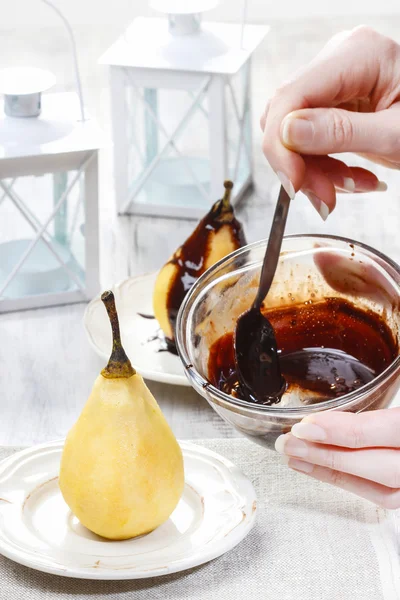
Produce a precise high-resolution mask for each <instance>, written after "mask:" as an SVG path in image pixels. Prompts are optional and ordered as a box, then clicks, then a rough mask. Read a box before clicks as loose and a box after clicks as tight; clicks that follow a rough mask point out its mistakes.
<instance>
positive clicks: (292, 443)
mask: <svg viewBox="0 0 400 600" xmlns="http://www.w3.org/2000/svg"><path fill="white" fill-rule="evenodd" d="M275 450H276V451H277V452H279V454H287V455H288V456H296V457H297V458H305V457H306V456H307V455H308V447H307V444H306V443H305V442H303V441H302V440H299V439H297V438H295V437H293V436H292V435H290V434H285V435H280V436H279V437H278V439H277V440H276V442H275Z"/></svg>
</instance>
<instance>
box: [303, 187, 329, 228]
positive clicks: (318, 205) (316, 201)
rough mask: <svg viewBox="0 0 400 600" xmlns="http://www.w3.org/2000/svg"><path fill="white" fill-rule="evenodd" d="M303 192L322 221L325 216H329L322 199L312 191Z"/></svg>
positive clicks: (327, 208) (325, 218) (324, 219)
mask: <svg viewBox="0 0 400 600" xmlns="http://www.w3.org/2000/svg"><path fill="white" fill-rule="evenodd" d="M304 193H305V195H306V196H307V198H308V199H309V201H310V202H311V204H312V205H313V207H314V208H315V210H316V211H317V213H318V214H319V216H320V217H321V219H322V220H323V221H326V220H327V218H328V217H329V207H328V205H327V204H325V202H322V200H321V199H320V198H318V196H316V195H315V194H313V193H312V192H304Z"/></svg>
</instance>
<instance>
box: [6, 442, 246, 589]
mask: <svg viewBox="0 0 400 600" xmlns="http://www.w3.org/2000/svg"><path fill="white" fill-rule="evenodd" d="M62 447H63V442H60V441H57V442H51V443H48V444H44V445H41V446H36V447H34V448H29V449H28V450H24V451H22V452H18V453H17V454H14V455H13V456H11V457H10V458H7V459H6V460H4V461H3V462H2V463H0V553H1V554H3V555H4V556H7V557H8V558H10V559H11V560H14V561H15V562H18V563H21V564H23V565H26V566H27V567H32V568H34V569H38V570H39V571H45V572H46V573H53V574H56V575H63V576H65V577H77V578H84V579H140V578H144V577H155V576H157V575H165V574H167V573H176V572H177V571H182V570H184V569H189V568H192V567H195V566H197V565H200V564H203V563H205V562H208V561H209V560H212V559H213V558H216V557H217V556H220V555H221V554H224V553H225V552H227V551H228V550H230V549H231V548H233V547H234V546H236V544H238V543H239V542H240V541H241V540H242V539H243V538H244V537H245V536H246V535H247V534H248V533H249V531H250V529H251V528H252V526H253V523H254V520H255V512H256V496H255V492H254V488H253V486H252V484H251V483H250V481H249V480H248V479H247V478H246V477H245V476H244V475H243V474H242V473H241V472H240V471H239V470H238V469H237V468H236V467H235V466H234V465H233V464H232V463H231V462H230V461H228V460H226V459H225V458H223V457H222V456H219V455H218V454H215V453H214V452H210V451H209V450H206V449H204V448H201V447H199V446H195V445H194V444H190V443H187V442H182V443H181V447H182V451H183V455H184V461H185V489H184V492H183V495H182V498H181V500H180V502H179V504H178V506H177V508H176V509H175V511H174V512H173V514H172V515H171V517H170V518H169V519H168V521H167V522H166V523H164V524H163V525H161V526H160V527H158V528H157V529H156V530H155V531H153V532H152V533H149V534H148V535H145V536H142V537H140V538H136V539H132V540H124V541H121V542H120V541H115V542H111V541H108V540H105V539H103V538H100V537H98V536H97V535H95V534H93V533H91V532H90V531H89V530H88V529H86V528H85V527H83V526H82V525H81V524H80V523H79V521H78V520H77V519H76V517H74V516H73V515H72V513H71V511H70V510H69V508H68V507H67V505H66V504H65V502H64V500H63V498H62V496H61V492H60V490H59V487H58V471H59V465H60V458H61V452H62Z"/></svg>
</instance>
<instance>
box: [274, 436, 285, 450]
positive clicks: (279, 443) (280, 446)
mask: <svg viewBox="0 0 400 600" xmlns="http://www.w3.org/2000/svg"><path fill="white" fill-rule="evenodd" d="M285 442H286V434H284V435H280V436H279V437H278V438H277V439H276V441H275V450H276V451H277V452H278V453H279V454H285Z"/></svg>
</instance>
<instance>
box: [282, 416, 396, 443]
mask: <svg viewBox="0 0 400 600" xmlns="http://www.w3.org/2000/svg"><path fill="white" fill-rule="evenodd" d="M399 431H400V408H391V409H383V410H372V411H368V412H364V413H356V414H355V413H348V412H339V411H326V412H321V413H317V414H315V415H311V416H309V417H305V418H304V419H303V420H302V421H301V422H300V423H296V424H295V425H293V427H292V431H291V433H292V434H293V435H294V436H295V437H297V438H300V439H303V440H307V441H310V442H318V443H320V444H329V445H330V446H340V447H343V448H373V447H375V448H400V434H399Z"/></svg>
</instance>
